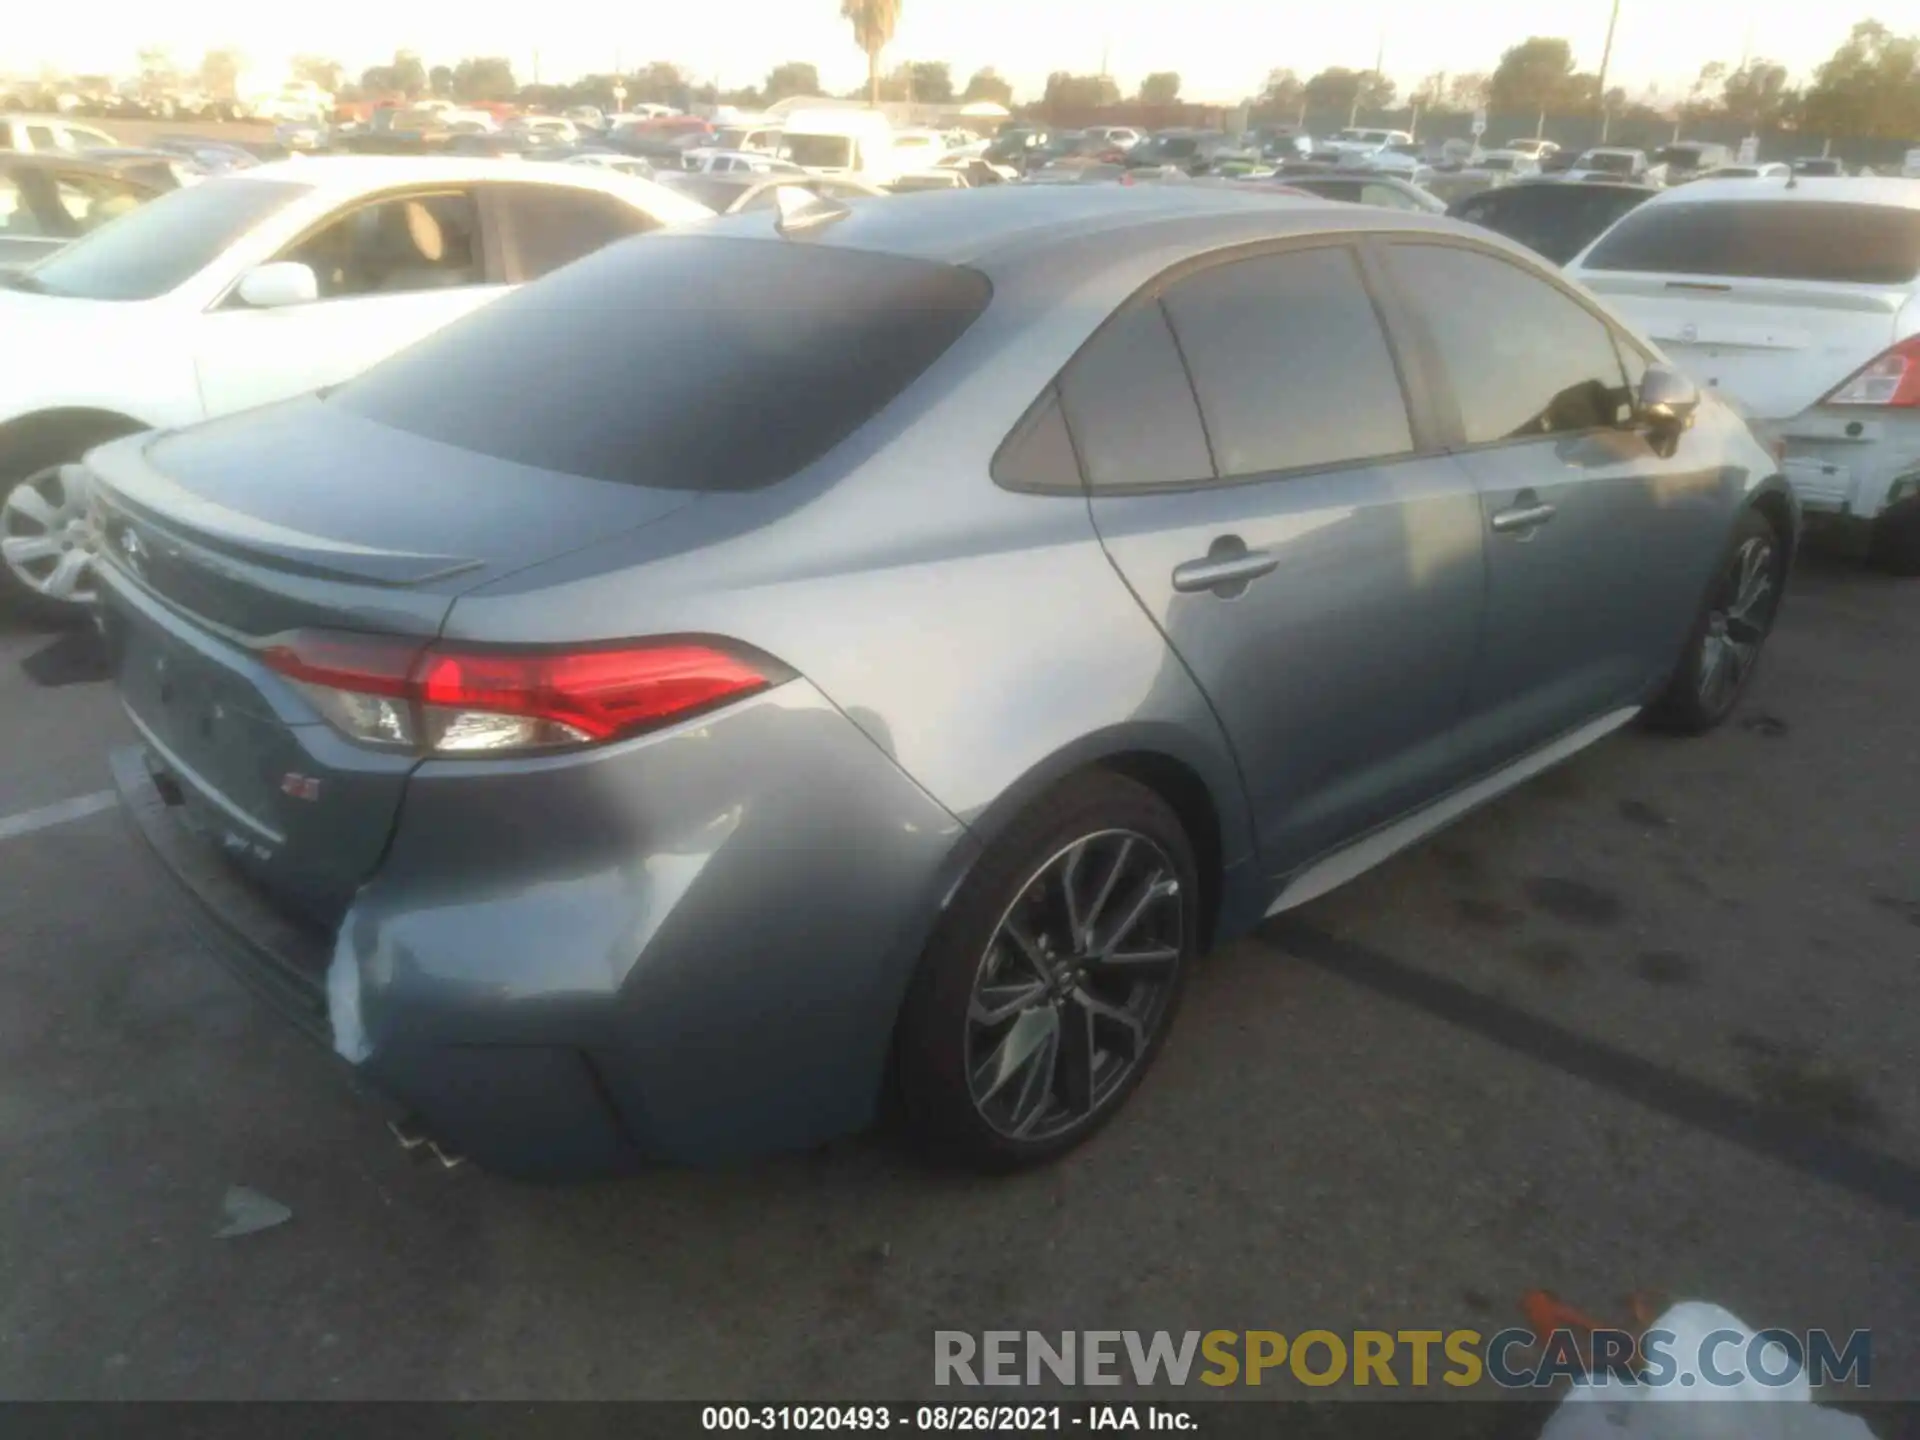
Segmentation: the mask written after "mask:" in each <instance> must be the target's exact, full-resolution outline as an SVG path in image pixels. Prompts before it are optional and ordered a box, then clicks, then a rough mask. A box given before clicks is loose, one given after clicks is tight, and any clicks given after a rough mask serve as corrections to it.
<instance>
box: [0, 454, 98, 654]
mask: <svg viewBox="0 0 1920 1440" xmlns="http://www.w3.org/2000/svg"><path fill="white" fill-rule="evenodd" d="M76 468H77V467H73V466H68V465H49V466H47V467H45V468H44V469H40V470H36V471H34V472H33V473H32V474H30V475H28V476H27V477H26V478H25V479H23V480H20V481H18V482H16V483H15V484H13V485H12V486H11V487H10V488H9V489H8V490H7V492H6V497H5V499H4V500H0V587H3V588H4V590H5V594H6V598H7V600H8V602H9V604H10V607H11V608H13V609H15V610H17V611H18V612H20V613H22V614H25V615H27V616H28V617H29V618H31V619H34V620H38V621H41V622H43V623H49V624H71V623H74V622H76V621H78V620H80V619H81V618H83V617H84V616H85V615H86V613H87V607H88V606H89V605H90V604H91V603H92V602H93V565H92V559H91V556H90V554H89V552H88V549H87V534H86V508H87V497H86V493H85V489H84V487H83V486H82V485H81V484H80V483H79V480H78V476H77V475H76V474H75V473H74V472H75V470H76Z"/></svg>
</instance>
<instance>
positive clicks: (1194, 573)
mask: <svg viewBox="0 0 1920 1440" xmlns="http://www.w3.org/2000/svg"><path fill="white" fill-rule="evenodd" d="M1279 565H1280V557H1279V556H1278V555H1275V554H1274V553H1273V552H1271V551H1269V550H1242V551H1240V552H1238V553H1237V554H1230V555H1209V556H1207V557H1206V558H1205V559H1204V560H1188V561H1186V562H1184V563H1182V564H1179V565H1176V566H1174V567H1173V588H1174V589H1176V590H1178V591H1179V592H1180V593H1181V594H1183V595H1191V594H1193V593H1194V592H1195V591H1196V590H1212V589H1215V588H1217V587H1218V586H1221V585H1234V584H1245V583H1246V582H1247V581H1249V580H1257V579H1259V578H1260V577H1261V576H1262V575H1265V574H1267V573H1268V572H1270V571H1272V570H1276V569H1278V568H1279Z"/></svg>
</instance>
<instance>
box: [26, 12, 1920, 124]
mask: <svg viewBox="0 0 1920 1440" xmlns="http://www.w3.org/2000/svg"><path fill="white" fill-rule="evenodd" d="M1607 10H1608V5H1607V0H1572V3H1567V4H1552V5H1548V4H1542V3H1539V0H1524V3H1523V0H1477V3H1473V4H1462V5H1446V4H1440V3H1436V0H1378V3H1375V4H1373V5H1370V6H1369V5H1342V4H1317V5H1316V4H1293V5H1282V4H1272V3H1262V0H1180V3H1179V4H1177V5H1172V4H1165V5H1143V4H1137V3H1136V4H1133V5H1126V4H1124V3H1117V0H965V3H964V4H939V3H934V0H902V6H901V21H900V27H899V31H898V34H897V36H896V39H895V43H894V45H893V47H892V49H891V50H890V51H889V53H888V57H887V58H888V61H889V62H890V63H891V62H893V61H897V60H906V59H923V60H946V61H949V62H951V64H952V66H953V70H954V76H955V82H956V84H964V83H965V79H966V77H967V75H968V74H969V73H971V72H972V71H973V70H974V69H976V68H978V67H980V66H983V65H994V66H997V67H998V68H999V69H1000V71H1001V73H1002V74H1004V75H1006V76H1007V77H1008V78H1009V79H1011V80H1012V82H1013V84H1014V87H1015V91H1016V94H1017V95H1019V96H1021V97H1022V98H1025V97H1026V96H1029V95H1032V94H1034V93H1035V92H1037V91H1038V89H1039V88H1040V86H1041V85H1042V84H1043V83H1044V81H1045V78H1046V75H1047V73H1048V72H1049V71H1051V70H1073V71H1076V72H1093V71H1098V70H1099V69H1100V66H1101V61H1102V57H1103V54H1104V55H1105V56H1106V58H1107V64H1108V67H1109V70H1110V72H1111V73H1112V74H1113V75H1114V76H1115V78H1116V79H1118V80H1119V82H1120V83H1121V85H1122V86H1123V87H1124V88H1126V89H1127V90H1129V91H1131V89H1132V88H1133V87H1134V86H1135V85H1137V84H1138V82H1139V78H1140V76H1141V75H1143V74H1145V73H1146V72H1147V71H1149V70H1175V71H1178V72H1179V73H1180V75H1181V77H1182V79H1183V81H1184V88H1183V92H1182V93H1183V94H1184V95H1185V96H1186V97H1187V98H1190V99H1198V100H1219V101H1233V100H1237V99H1239V98H1241V97H1243V96H1245V95H1248V94H1251V93H1255V92H1257V91H1258V90H1259V88H1260V85H1261V82H1262V80H1263V78H1264V76H1265V75H1266V73H1267V72H1268V71H1269V70H1271V69H1275V68H1278V67H1287V68H1290V69H1292V70H1294V71H1296V72H1298V73H1299V74H1300V75H1302V76H1303V77H1304V76H1306V75H1309V74H1311V73H1312V72H1314V71H1316V70H1319V69H1321V68H1323V67H1325V66H1329V65H1346V66H1350V67H1352V68H1354V69H1366V68H1369V67H1371V66H1372V64H1373V62H1374V57H1375V53H1376V49H1377V47H1378V46H1379V45H1380V41H1381V37H1382V35H1383V33H1384V35H1385V40H1386V48H1385V70H1386V72H1387V74H1389V75H1390V76H1392V77H1393V78H1394V79H1396V80H1398V81H1399V82H1400V84H1401V86H1402V88H1403V90H1404V89H1405V88H1406V87H1408V86H1409V85H1411V84H1412V83H1413V82H1415V81H1416V80H1418V79H1419V78H1420V77H1421V76H1423V75H1427V74H1430V73H1432V72H1434V71H1438V70H1445V71H1449V72H1454V73H1458V72H1463V71H1472V70H1483V71H1484V70H1490V69H1491V68H1492V67H1493V65H1494V63H1495V62H1496V61H1497V60H1498V59H1499V55H1500V51H1501V49H1502V48H1503V47H1504V46H1506V45H1509V44H1511V43H1513V42H1514V41H1515V40H1518V39H1521V38H1524V37H1525V36H1527V35H1529V34H1534V33H1540V34H1553V35H1565V36H1566V37H1567V38H1568V39H1569V40H1571V41H1572V42H1573V47H1574V54H1575V57H1576V60H1577V62H1578V63H1579V64H1580V66H1581V67H1582V68H1588V69H1590V68H1593V67H1595V66H1597V65H1598V63H1599V59H1600V51H1601V46H1602V44H1603V42H1604V40H1605V38H1606V27H1607ZM136 13H139V12H137V11H136V9H135V8H134V7H133V6H130V5H128V6H125V7H122V6H121V5H109V6H106V7H101V6H91V5H83V6H72V7H68V6H64V5H57V4H54V5H49V4H25V5H23V6H21V7H19V9H18V13H16V14H15V15H13V16H12V17H11V19H10V20H9V21H8V24H7V27H6V30H7V35H6V42H5V45H4V53H0V66H3V67H5V68H7V69H11V70H13V71H16V72H19V73H21V74H25V75H32V74H33V73H35V71H36V69H37V68H38V67H39V66H41V65H52V66H54V67H57V68H59V69H62V70H65V71H69V72H77V73H88V72H108V73H129V72H131V71H132V70H133V69H134V68H135V65H134V52H135V51H136V50H137V49H138V48H140V47H141V46H142V45H146V44H157V45H163V46H166V47H167V48H169V49H170V50H171V51H172V53H173V55H174V57H175V59H176V60H177V61H179V62H182V63H183V64H185V65H187V66H189V67H190V66H192V65H194V64H197V63H198V59H199V56H200V55H201V53H202V52H203V51H205V50H206V49H208V48H210V47H215V46H234V47H237V48H238V49H240V50H242V51H244V52H245V53H246V54H247V55H248V56H249V57H250V58H252V59H254V60H256V61H266V62H273V61H277V60H280V59H284V58H285V57H286V56H288V55H290V54H294V53H299V52H307V53H315V54H321V55H326V56H329V57H331V58H334V59H338V60H340V61H341V62H342V63H344V64H345V65H346V66H347V67H348V69H349V70H350V71H351V72H353V73H356V74H357V73H358V72H359V71H360V70H361V69H362V68H364V67H366V66H367V65H371V64H375V63H379V62H381V61H384V60H386V59H388V58H390V56H391V54H392V52H393V51H394V50H395V49H396V48H404V49H413V50H417V51H418V52H419V53H420V54H421V56H422V57H423V58H424V59H425V60H426V62H427V63H428V64H429V65H433V64H440V63H446V64H452V63H453V62H454V61H456V60H458V59H459V58H460V57H461V56H463V55H487V54H497V55H505V56H507V57H508V58H509V59H510V60H512V62H513V64H514V68H515V71H516V72H517V73H518V74H519V76H520V77H521V78H522V79H523V80H527V79H531V78H533V70H534V64H535V54H536V51H537V52H538V56H539V68H540V73H541V78H542V79H546V80H565V79H570V78H572V77H574V76H576V75H580V74H583V73H587V72H591V71H596V70H608V69H611V68H612V67H613V66H614V65H615V63H616V62H618V63H622V64H624V65H625V66H627V67H628V68H632V67H634V66H637V65H639V64H642V63H644V62H646V61H649V60H670V61H673V62H674V63H676V64H679V65H680V66H682V67H683V68H685V69H687V70H690V71H692V72H693V73H694V74H695V76H696V77H698V78H700V79H711V80H717V81H718V82H719V83H720V84H721V85H722V86H725V87H732V86H741V85H747V84H757V83H758V82H759V81H760V80H761V78H762V77H764V75H765V74H766V72H767V71H768V70H769V69H771V68H772V67H773V66H774V65H776V64H778V63H779V62H781V61H783V60H790V59H791V60H810V61H812V62H814V63H815V64H817V65H818V66H819V67H820V72H821V76H822V78H823V80H824V81H825V83H826V84H827V86H828V87H830V88H832V89H835V90H844V89H848V88H850V87H852V86H854V85H856V84H858V83H859V82H860V81H861V80H862V79H864V77H865V74H866V68H865V60H864V58H863V57H862V56H861V54H860V53H859V51H858V50H856V49H855V48H854V45H853V42H852V38H851V32H850V29H849V27H848V26H847V24H846V23H845V22H844V21H842V20H841V19H840V18H839V6H838V5H837V3H835V0H811V3H798V4H796V3H793V0H778V3H776V0H714V3H707V4H678V5H661V4H652V5H645V6H635V5H627V6H623V5H618V4H613V3H608V0H576V3H572V4H568V5H564V6H545V7H542V6H524V5H523V6H512V5H500V4H494V5H485V4H477V3H475V0H407V3H395V0H327V3H325V4H324V5H285V4H272V3H262V0H253V3H242V0H200V3H187V4H182V5H177V6H168V7H165V8H162V7H158V6H155V7H152V8H150V9H146V10H145V14H146V18H145V19H144V20H143V21H133V20H132V19H131V17H133V16H134V15H135V14H136ZM1868 13H1870V14H1871V13H1874V12H1868ZM123 17H127V18H124V19H123ZM1862 18H1866V15H1864V14H1856V13H1854V12H1853V11H1851V10H1850V9H1845V8H1838V9H1836V8H1829V7H1826V6H1822V5H1813V4H1804V3H1802V4H1794V5H1786V4H1780V5H1771V6H1766V5H1759V4H1755V3H1752V0H1746V3H1741V0H1681V3H1678V4H1673V3H1656V0H1622V3H1621V12H1620V27H1619V32H1618V35H1617V38H1616V40H1615V43H1614V56H1613V63H1612V71H1611V78H1612V80H1613V81H1614V83H1617V84H1620V85H1622V86H1624V87H1626V88H1627V89H1628V90H1629V91H1630V92H1633V93H1634V94H1636V95H1638V94H1639V93H1640V92H1641V91H1642V90H1643V89H1644V88H1645V87H1647V86H1648V85H1658V86H1660V88H1661V90H1662V91H1663V92H1665V93H1669V94H1671V93H1674V92H1677V91H1683V90H1684V89H1685V88H1686V86H1687V84H1688V83H1689V82H1690V81H1691V80H1692V78H1693V76H1694V75H1695V74H1697V73H1698V71H1699V69H1700V67H1701V66H1702V65H1703V64H1705V63H1706V62H1708V61H1710V60H1724V61H1726V62H1727V63H1728V64H1729V65H1732V64H1735V63H1737V62H1738V60H1739V58H1740V56H1741V53H1742V51H1743V50H1744V49H1746V48H1747V47H1748V45H1749V44H1750V45H1751V52H1752V53H1753V54H1754V55H1756V56H1765V57H1768V58H1771V59H1776V60H1779V61H1781V62H1783V63H1784V64H1786V65H1787V66H1788V68H1789V69H1790V70H1791V71H1793V72H1794V74H1795V76H1796V77H1799V76H1802V75H1804V74H1805V73H1806V72H1808V71H1810V70H1811V69H1812V67H1813V66H1814V65H1816V64H1818V63H1819V62H1820V61H1821V60H1823V59H1825V58H1826V57H1827V55H1828V54H1830V53H1831V52H1832V50H1833V48H1834V47H1835V46H1836V45H1837V44H1839V43H1840V41H1841V40H1842V39H1844V38H1845V36H1846V32H1847V30H1848V28H1849V26H1851V25H1852V23H1853V22H1854V21H1855V20H1857V19H1862ZM1877 18H1879V19H1881V20H1882V21H1884V22H1885V23H1886V24H1888V25H1889V26H1891V27H1892V28H1894V29H1895V30H1897V31H1902V32H1912V31H1920V0H1889V3H1883V4H1882V5H1881V6H1880V7H1879V9H1878V12H1877Z"/></svg>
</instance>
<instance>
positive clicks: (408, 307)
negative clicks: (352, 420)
mask: <svg viewBox="0 0 1920 1440" xmlns="http://www.w3.org/2000/svg"><path fill="white" fill-rule="evenodd" d="M274 258H275V259H277V260H292V261H298V262H300V263H302V264H305V265H308V266H310V267H311V268H312V270H313V272H314V275H315V277H316V279H317V281H318V283H319V292H320V294H319V298H318V299H317V300H314V301H312V302H311V303H309V304H305V305H287V306H280V307H276V308H274V309H266V310H260V309H255V308H253V307H251V306H249V305H247V304H246V303H245V302H244V301H242V300H241V299H240V298H239V296H238V294H237V293H236V294H234V295H231V296H229V297H228V298H227V299H226V300H225V301H224V302H222V304H221V305H220V306H219V307H218V308H216V309H215V310H214V311H212V312H211V313H209V314H207V315H205V316H203V317H202V320H201V333H200V336H199V339H198V342H197V344H196V347H195V366H196V369H197V372H198V374H199V378H200V394H201V399H202V401H203V403H204V404H205V405H206V409H207V413H208V414H209V415H222V414H226V413H228V412H230V411H234V410H243V409H246V408H248V407H250V406H254V405H263V404H267V403H268V402H270V401H274V400H284V399H287V398H289V397H291V396H294V395H301V394H305V393H306V392H308V391H310V390H317V389H320V388H322V387H324V386H328V385H335V384H338V383H339V382H341V381H343V380H348V379H351V378H352V377H353V376H355V375H357V374H359V373H360V372H361V371H362V370H364V369H366V368H367V367H368V366H369V365H371V364H373V363H374V362H375V361H378V360H382V359H385V358H386V357H387V356H388V355H391V354H393V353H394V352H395V351H398V350H402V349H404V348H405V347H407V346H408V345H411V344H413V342H414V341H416V340H420V339H424V338H425V337H426V336H428V335H430V334H432V333H433V332H434V331H436V330H438V329H440V328H441V327H442V326H443V325H447V324H449V323H450V322H452V321H454V320H457V319H459V318H460V317H461V316H462V315H465V314H468V313H469V312H471V311H473V310H476V309H478V308H479V307H480V306H481V305H484V304H485V303H486V302H487V301H488V300H491V299H493V298H494V297H495V296H497V295H499V294H502V293H504V290H505V287H504V286H502V285H500V284H497V283H495V281H494V276H495V275H496V274H497V271H496V270H490V269H489V267H488V261H489V257H488V256H487V255H486V253H485V249H484V246H483V245H482V243H481V238H480V225H479V210H478V207H477V205H476V203H475V200H474V196H473V194H472V193H471V192H470V191H467V190H453V191H448V190H444V189H440V190H435V191H432V192H420V193H410V194H403V195H390V196H384V197H382V198H380V199H378V200H375V201H372V202H370V203H365V204H359V205H356V206H354V207H353V208H352V209H350V210H347V211H345V212H343V213H341V214H338V215H335V216H332V217H330V218H329V219H328V220H327V221H326V222H325V223H323V224H322V225H321V226H319V227H318V228H317V229H316V230H314V231H312V232H310V233H309V234H308V235H307V236H305V237H304V238H303V239H301V240H299V241H297V242H295V243H294V244H293V245H291V246H289V247H288V248H287V249H286V250H285V251H284V252H282V253H281V254H280V255H277V256H275V257H274Z"/></svg>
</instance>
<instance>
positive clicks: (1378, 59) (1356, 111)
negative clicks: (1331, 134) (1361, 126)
mask: <svg viewBox="0 0 1920 1440" xmlns="http://www.w3.org/2000/svg"><path fill="white" fill-rule="evenodd" d="M1386 63H1387V32H1386V31H1384V30H1382V31H1381V32H1380V46H1379V48H1378V49H1377V50H1375V51H1374V52H1373V83H1374V84H1375V85H1376V86H1378V85H1379V83H1380V67H1381V66H1383V65H1385V64H1386ZM1364 88H1365V83H1364V82H1362V83H1361V84H1359V85H1355V86H1354V87H1353V104H1352V105H1351V106H1349V107H1348V109H1347V128H1348V129H1349V130H1351V129H1352V128H1353V127H1354V126H1355V125H1357V124H1358V123H1359V122H1360V92H1361V90H1362V89H1364Z"/></svg>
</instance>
